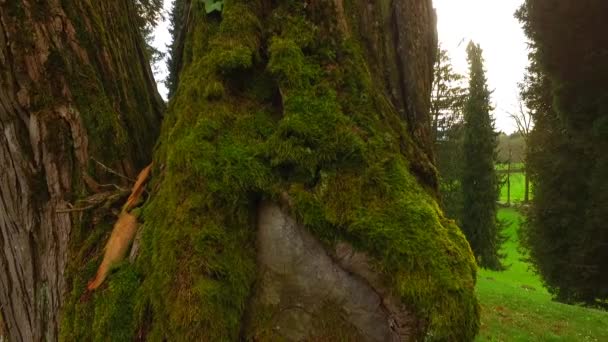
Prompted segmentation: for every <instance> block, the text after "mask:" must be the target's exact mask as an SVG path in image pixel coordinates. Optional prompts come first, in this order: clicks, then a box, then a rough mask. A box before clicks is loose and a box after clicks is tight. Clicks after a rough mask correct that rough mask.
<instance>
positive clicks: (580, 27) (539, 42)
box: [517, 0, 608, 304]
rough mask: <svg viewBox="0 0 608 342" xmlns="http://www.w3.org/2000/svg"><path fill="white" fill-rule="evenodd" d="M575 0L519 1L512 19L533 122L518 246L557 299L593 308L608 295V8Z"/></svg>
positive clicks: (604, 4)
mask: <svg viewBox="0 0 608 342" xmlns="http://www.w3.org/2000/svg"><path fill="white" fill-rule="evenodd" d="M579 3H580V2H578V1H573V0H565V1H560V2H555V1H547V0H527V1H526V2H525V3H524V5H523V6H522V8H521V9H520V10H519V11H518V13H517V17H518V18H519V19H520V20H521V22H522V24H523V27H524V30H525V32H526V34H527V36H528V37H529V38H530V45H531V47H532V50H531V51H532V52H531V54H530V67H529V68H528V75H527V77H526V80H525V85H524V87H523V90H522V98H523V99H524V100H525V101H526V105H527V106H528V108H530V109H531V110H532V114H533V118H534V121H535V127H534V129H533V130H532V133H531V135H530V145H529V149H528V157H527V158H528V160H529V170H530V174H531V178H532V182H533V184H534V188H533V190H532V191H533V201H532V206H531V209H530V212H529V215H528V223H527V225H526V226H525V229H524V231H523V238H524V239H523V240H524V241H525V243H526V245H527V246H528V248H529V249H530V256H531V259H532V261H533V263H534V265H535V266H536V269H537V271H538V272H539V274H540V275H541V277H542V278H543V280H544V282H545V284H546V285H547V286H548V288H549V290H550V291H551V292H552V293H553V294H554V295H555V297H556V298H557V299H558V300H560V301H564V302H585V303H587V304H595V303H598V300H605V299H607V298H608V263H606V260H608V248H606V246H608V225H607V224H606V222H608V178H607V177H606V175H607V174H608V155H607V154H606V150H608V111H607V108H608V64H607V63H606V54H607V53H608V39H607V38H606V35H605V32H606V31H607V30H608V22H607V21H606V20H605V15H606V13H608V2H606V1H602V0H590V1H585V2H584V3H585V5H584V6H576V5H577V4H579Z"/></svg>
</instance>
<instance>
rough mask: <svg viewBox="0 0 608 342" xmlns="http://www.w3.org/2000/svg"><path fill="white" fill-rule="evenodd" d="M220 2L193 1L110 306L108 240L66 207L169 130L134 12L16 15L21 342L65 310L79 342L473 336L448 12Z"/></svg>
mask: <svg viewBox="0 0 608 342" xmlns="http://www.w3.org/2000/svg"><path fill="white" fill-rule="evenodd" d="M0 1H1V0H0ZM206 3H207V2H201V1H188V0H178V5H179V7H178V8H183V9H184V16H183V18H181V20H180V21H179V22H181V23H183V27H182V29H181V30H178V31H181V33H180V34H179V35H178V37H180V38H179V39H178V41H177V42H176V44H177V45H176V46H177V49H176V54H175V55H174V56H173V57H174V59H176V60H174V62H175V66H179V69H180V70H179V71H180V74H179V78H177V77H175V78H174V79H179V85H178V88H177V89H176V91H175V93H174V97H173V99H172V101H171V104H170V106H169V109H168V111H167V114H166V118H165V121H164V123H163V129H162V132H161V136H160V140H159V143H158V145H157V146H158V147H157V150H156V152H155V157H154V160H155V162H154V165H155V168H154V172H153V175H154V177H153V180H152V187H151V190H152V191H151V195H150V197H149V200H148V203H147V204H146V205H145V207H144V209H143V210H142V211H140V212H139V213H138V214H137V215H139V221H140V222H141V223H142V228H141V229H140V238H139V241H138V251H139V254H138V255H134V256H133V258H132V260H133V262H132V263H129V262H125V263H122V264H120V265H116V266H118V267H117V269H116V270H115V271H114V272H113V273H111V274H110V275H109V276H108V278H106V280H105V282H104V284H102V285H101V286H100V287H99V288H98V289H97V290H95V292H93V293H90V292H87V290H86V281H87V280H88V279H89V278H90V277H92V276H93V274H94V272H95V269H96V267H97V265H98V260H99V259H100V258H99V257H100V256H101V254H102V253H103V251H102V246H103V244H104V242H105V237H106V236H107V234H105V233H106V231H107V230H106V229H104V228H103V227H100V226H99V225H98V226H97V227H96V228H95V229H88V228H89V227H82V221H81V220H75V219H76V218H80V216H81V215H78V214H72V215H74V216H70V214H68V213H64V212H62V210H63V209H65V208H67V207H68V203H70V202H74V201H75V200H76V199H78V198H81V197H82V196H85V195H86V191H85V188H84V185H83V183H84V181H83V179H88V178H87V177H86V175H87V172H91V176H93V178H96V179H98V180H104V181H110V179H107V178H109V177H102V176H103V173H102V171H103V170H102V169H99V168H97V169H96V167H95V166H96V165H98V164H91V163H90V162H89V159H90V157H95V158H96V159H100V160H101V161H102V162H104V163H105V164H107V165H110V166H112V167H113V168H114V169H117V170H118V171H120V172H122V173H125V174H127V175H132V174H133V173H134V172H133V170H134V169H136V168H138V167H140V166H142V164H143V162H144V161H146V159H147V158H148V157H149V151H150V147H151V146H152V144H153V142H154V140H155V133H156V131H157V129H156V128H157V123H158V117H159V115H158V108H159V103H158V99H157V97H156V92H155V91H154V90H153V85H152V80H151V77H150V74H149V69H148V67H147V65H146V63H145V58H144V52H143V46H142V42H141V39H140V37H139V35H138V34H137V28H136V27H133V24H132V23H133V22H135V20H130V19H133V18H132V17H131V16H132V15H133V13H134V11H133V8H132V2H130V1H110V2H105V1H98V2H74V3H72V2H70V1H67V0H64V1H62V2H61V3H60V2H59V0H55V1H52V0H48V1H46V2H36V5H33V4H31V3H30V1H28V0H20V1H17V2H14V1H11V2H10V3H7V2H0V4H2V5H1V6H2V7H0V8H1V9H2V12H1V13H0V14H1V15H2V31H3V32H2V33H3V36H2V37H3V38H2V39H4V41H3V43H4V42H8V43H6V44H1V47H2V49H4V50H0V51H2V52H3V55H2V59H1V60H0V63H1V64H0V71H2V72H4V73H5V74H6V75H7V76H6V78H5V77H4V75H3V77H2V80H9V81H8V82H5V83H3V84H2V86H1V87H0V91H1V93H0V100H1V101H3V102H2V103H3V105H4V107H3V111H2V112H0V115H2V116H0V120H1V121H0V122H1V124H2V128H3V131H2V135H0V139H2V140H0V165H2V166H3V168H2V169H0V182H1V183H0V185H1V186H2V188H0V200H2V201H1V202H0V205H2V206H3V207H0V228H1V232H2V234H3V235H2V236H1V239H0V243H1V244H0V250H1V251H2V253H3V254H2V255H0V266H2V267H3V268H4V269H6V270H7V272H6V273H3V274H0V280H1V281H2V288H1V290H2V291H3V292H2V293H1V294H0V299H1V300H2V304H3V307H2V314H3V316H4V317H5V320H6V323H7V328H8V332H9V335H10V337H11V340H15V341H21V340H41V339H49V340H54V339H56V338H57V336H58V331H57V327H58V323H57V317H58V315H59V307H60V306H62V304H63V306H64V307H63V310H62V311H61V312H62V324H61V327H62V330H61V338H62V339H63V340H66V341H72V340H73V341H90V340H102V339H103V340H133V339H137V340H170V341H172V340H192V341H220V340H221V341H223V340H243V339H250V340H275V339H277V338H283V339H286V340H301V339H309V340H320V339H321V340H323V339H324V340H348V339H351V340H352V339H356V340H361V339H363V340H371V341H374V340H375V341H381V340H422V339H430V340H433V339H435V340H470V339H472V338H473V336H474V335H475V333H476V332H477V329H478V324H479V322H478V320H479V311H478V304H477V301H476V298H475V295H474V285H475V272H476V266H475V263H474V259H473V258H472V253H471V250H470V247H469V245H468V244H467V242H466V240H465V238H464V236H463V235H462V233H461V232H460V231H459V229H458V227H456V225H455V224H454V222H453V221H450V220H448V219H446V218H445V217H444V216H443V213H442V212H441V211H440V209H439V207H438V205H437V202H436V197H435V194H436V190H437V188H436V187H437V180H436V172H435V168H434V167H433V165H432V159H433V158H432V153H431V152H430V151H431V149H432V142H431V141H430V123H429V116H428V110H429V108H428V107H429V92H430V89H431V77H432V67H433V58H434V56H435V48H436V35H435V27H434V25H435V18H434V13H433V10H432V6H431V1H430V0H424V1H420V0H387V1H374V2H370V1H365V0H356V1H348V2H347V1H341V0H331V1H330V0H313V1H305V2H302V1H297V0H282V1H266V0H258V1H250V0H247V1H245V0H231V1H228V0H226V1H224V8H223V9H222V11H221V12H218V11H211V12H208V10H209V8H206V5H205V4H206ZM41 13H44V14H48V13H53V14H54V15H51V16H49V15H41ZM23 32H33V34H32V35H31V38H32V39H29V40H26V41H25V42H21V41H16V40H17V39H16V37H23V34H21V35H17V34H16V33H23ZM29 37H30V35H26V38H29ZM20 43H23V44H25V45H18V44H20ZM5 56H8V57H5ZM30 70H31V71H30ZM34 85H35V86H34ZM51 133H54V134H51ZM6 165H8V167H4V166H6ZM103 178H106V179H103ZM89 183H90V182H89ZM7 203H8V204H7ZM76 216H78V217H76ZM91 216H92V215H88V214H85V215H82V218H83V219H87V218H90V217H91ZM93 216H94V215H93ZM93 218H95V216H94V217H93ZM102 221H103V220H102ZM81 228H82V230H81ZM68 242H71V244H68ZM68 245H70V246H69V249H70V252H71V254H70V265H69V266H70V267H68V272H67V273H68V276H67V278H68V279H67V281H66V276H65V275H64V273H65V269H66V263H67V259H66V258H67V253H68ZM66 283H67V284H68V285H66ZM66 288H67V290H68V291H69V296H68V297H66V298H65V300H64V298H63V295H62V294H63V290H64V289H66ZM64 302H65V303H64Z"/></svg>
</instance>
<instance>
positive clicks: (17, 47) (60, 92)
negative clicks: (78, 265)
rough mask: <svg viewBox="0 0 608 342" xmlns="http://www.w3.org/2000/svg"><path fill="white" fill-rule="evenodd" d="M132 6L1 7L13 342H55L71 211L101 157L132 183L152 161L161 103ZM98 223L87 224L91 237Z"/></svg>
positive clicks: (2, 223)
mask: <svg viewBox="0 0 608 342" xmlns="http://www.w3.org/2000/svg"><path fill="white" fill-rule="evenodd" d="M134 14H135V11H134V8H133V4H132V3H131V2H129V1H125V2H123V1H111V2H109V3H106V2H105V1H104V2H97V1H96V2H82V1H60V0H48V1H30V0H8V1H6V0H4V1H0V311H1V313H2V316H3V317H4V320H5V324H6V332H7V335H8V337H9V339H10V340H11V341H41V340H46V341H54V340H56V339H57V338H58V328H59V308H60V307H61V305H62V303H63V302H64V297H65V296H64V293H65V291H66V278H65V270H66V265H67V263H68V249H69V244H70V239H71V238H72V236H73V235H74V234H76V235H78V234H79V232H80V228H81V227H80V224H81V222H79V221H78V220H76V219H75V218H76V215H75V214H71V213H68V212H64V210H65V209H68V208H70V205H71V203H74V202H75V201H76V200H78V199H79V198H82V197H84V196H86V195H87V190H86V188H85V187H84V178H86V177H85V176H91V177H92V178H95V179H97V180H99V181H112V182H116V180H113V178H112V177H111V176H109V175H108V174H107V173H103V171H102V169H101V168H100V167H99V166H98V165H97V164H95V163H93V162H91V158H95V159H96V160H99V161H101V162H103V163H104V164H106V165H109V166H110V167H112V168H114V169H115V170H118V171H119V172H121V173H123V174H125V175H127V176H132V175H133V172H134V170H135V169H136V168H138V167H139V166H141V165H143V163H144V162H146V161H147V160H149V158H150V152H151V148H152V146H153V143H154V141H155V139H156V136H157V134H156V132H157V131H158V128H159V122H160V108H161V106H162V104H161V101H160V98H159V97H158V94H157V93H156V91H155V85H154V81H153V78H152V75H151V72H150V69H149V65H148V64H147V62H146V58H145V56H144V54H145V52H144V43H143V41H142V39H141V38H140V35H139V30H138V28H137V27H135V26H134V24H133V23H134V22H135V20H132V19H133V17H132V16H133V15H134ZM87 228H88V227H85V228H84V230H85V231H86V230H87Z"/></svg>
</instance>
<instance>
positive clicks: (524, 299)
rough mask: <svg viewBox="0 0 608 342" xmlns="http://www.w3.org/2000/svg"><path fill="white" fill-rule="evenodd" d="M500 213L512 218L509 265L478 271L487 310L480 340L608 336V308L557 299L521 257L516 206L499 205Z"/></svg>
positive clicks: (602, 338) (596, 338)
mask: <svg viewBox="0 0 608 342" xmlns="http://www.w3.org/2000/svg"><path fill="white" fill-rule="evenodd" d="M498 215H499V217H500V218H501V219H506V220H508V221H509V223H510V224H509V226H508V228H507V229H506V231H505V233H506V236H507V237H508V240H507V242H505V244H504V246H503V251H504V252H505V253H506V254H507V257H506V260H505V261H506V262H505V264H506V265H509V269H508V270H506V271H504V272H493V271H487V270H480V272H479V273H478V280H477V294H478V296H479V301H480V303H481V308H482V313H481V329H480V332H479V335H478V336H477V339H476V341H509V342H511V341H526V342H528V341H608V312H605V311H599V310H594V309H588V308H583V307H579V306H572V305H565V304H561V303H557V302H554V301H552V300H551V295H550V294H549V293H548V292H547V290H545V288H544V287H543V286H542V283H541V281H540V279H539V277H538V276H537V275H536V274H534V272H533V271H532V270H530V269H529V264H528V263H527V262H525V261H524V260H522V258H523V257H524V256H523V255H522V251H521V250H519V248H518V247H519V243H518V239H517V231H518V229H519V226H520V223H521V220H522V217H521V215H520V214H519V213H518V212H517V211H516V209H513V208H503V209H500V211H499V213H498Z"/></svg>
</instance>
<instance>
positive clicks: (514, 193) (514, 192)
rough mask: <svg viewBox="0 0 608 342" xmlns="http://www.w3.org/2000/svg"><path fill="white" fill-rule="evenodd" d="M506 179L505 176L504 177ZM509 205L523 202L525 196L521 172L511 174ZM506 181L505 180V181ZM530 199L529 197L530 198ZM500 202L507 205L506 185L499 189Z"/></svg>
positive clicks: (523, 178)
mask: <svg viewBox="0 0 608 342" xmlns="http://www.w3.org/2000/svg"><path fill="white" fill-rule="evenodd" d="M504 177H505V178H506V174H505V175H504ZM510 178H511V179H510V180H511V182H510V183H511V203H517V202H523V200H524V196H525V193H524V191H525V177H524V173H523V172H514V173H511V177H510ZM505 181H506V180H505ZM530 198H531V197H530ZM500 202H502V203H507V184H506V183H505V184H504V185H503V186H502V187H501V188H500Z"/></svg>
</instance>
